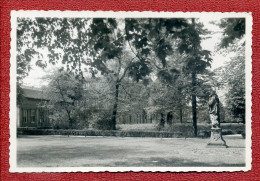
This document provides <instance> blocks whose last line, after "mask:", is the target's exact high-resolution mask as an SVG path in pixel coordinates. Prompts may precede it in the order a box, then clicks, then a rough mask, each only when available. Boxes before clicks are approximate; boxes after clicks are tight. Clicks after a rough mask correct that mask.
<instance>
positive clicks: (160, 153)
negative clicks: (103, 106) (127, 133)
mask: <svg viewBox="0 0 260 181" xmlns="http://www.w3.org/2000/svg"><path fill="white" fill-rule="evenodd" d="M224 139H225V140H226V142H227V145H228V146H229V148H206V144H207V141H208V139H200V138H188V139H184V138H131V137H125V138H122V137H76V136H70V137H68V136H21V137H19V138H18V139H17V165H18V167H101V166H102V167H132V166H134V167H180V166H183V167H184V166H185V167H186V166H190V167H193V166H194V167H195V166H196V167H197V166H200V167H209V166H211V167H218V166H244V164H245V148H244V147H245V140H244V139H242V137H241V136H225V137H224Z"/></svg>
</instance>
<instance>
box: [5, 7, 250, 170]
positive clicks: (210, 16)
mask: <svg viewBox="0 0 260 181" xmlns="http://www.w3.org/2000/svg"><path fill="white" fill-rule="evenodd" d="M11 18H12V19H11V23H12V32H11V38H12V43H11V60H10V62H11V71H10V77H11V81H10V86H11V94H10V98H11V102H10V131H11V139H10V142H11V146H10V165H11V167H10V171H12V172H43V171H45V172H71V171H83V172H89V171H130V170H132V171H247V170H249V169H251V43H252V40H251V31H252V17H251V14H250V13H170V12H169V13H166V12H101V11H100V12H88V11H86V12H84V11H82V12H72V11H65V12H60V11H13V12H12V14H11Z"/></svg>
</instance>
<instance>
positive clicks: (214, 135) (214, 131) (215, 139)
mask: <svg viewBox="0 0 260 181" xmlns="http://www.w3.org/2000/svg"><path fill="white" fill-rule="evenodd" d="M207 147H225V148H227V147H228V146H227V145H226V142H225V140H224V139H223V137H222V129H221V128H211V136H210V140H209V142H208V144H207Z"/></svg>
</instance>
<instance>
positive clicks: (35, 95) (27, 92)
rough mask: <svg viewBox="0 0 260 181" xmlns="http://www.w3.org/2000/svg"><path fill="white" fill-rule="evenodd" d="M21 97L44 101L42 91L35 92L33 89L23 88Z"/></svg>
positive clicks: (44, 97)
mask: <svg viewBox="0 0 260 181" xmlns="http://www.w3.org/2000/svg"><path fill="white" fill-rule="evenodd" d="M23 96H24V97H26V98H31V99H46V96H44V94H43V91H42V90H36V89H33V88H23Z"/></svg>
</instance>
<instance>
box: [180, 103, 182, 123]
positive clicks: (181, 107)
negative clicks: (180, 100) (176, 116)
mask: <svg viewBox="0 0 260 181" xmlns="http://www.w3.org/2000/svg"><path fill="white" fill-rule="evenodd" d="M180 123H182V104H180Z"/></svg>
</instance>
